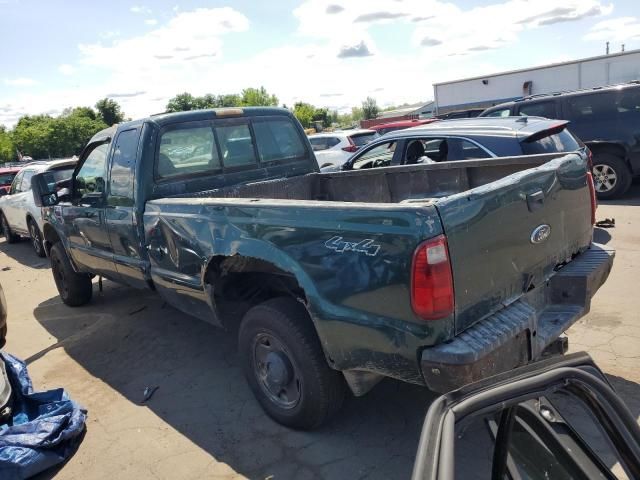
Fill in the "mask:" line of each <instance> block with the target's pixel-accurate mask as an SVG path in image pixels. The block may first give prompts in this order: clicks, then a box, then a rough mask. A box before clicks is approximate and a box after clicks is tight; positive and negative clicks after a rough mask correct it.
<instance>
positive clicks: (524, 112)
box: [518, 102, 558, 118]
mask: <svg viewBox="0 0 640 480" xmlns="http://www.w3.org/2000/svg"><path fill="white" fill-rule="evenodd" d="M518 115H520V116H522V117H544V118H558V112H557V110H556V103H555V102H538V103H531V104H525V105H522V106H521V107H520V109H519V110H518Z"/></svg>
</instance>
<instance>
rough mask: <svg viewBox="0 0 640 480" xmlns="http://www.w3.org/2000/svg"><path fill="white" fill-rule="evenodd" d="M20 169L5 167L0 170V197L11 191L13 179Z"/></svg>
mask: <svg viewBox="0 0 640 480" xmlns="http://www.w3.org/2000/svg"><path fill="white" fill-rule="evenodd" d="M21 168H22V167H6V168H0V196H2V195H6V194H7V193H9V190H10V189H11V182H13V178H14V177H15V176H16V174H17V173H18V172H19V171H20V169H21Z"/></svg>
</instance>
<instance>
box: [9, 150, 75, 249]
mask: <svg viewBox="0 0 640 480" xmlns="http://www.w3.org/2000/svg"><path fill="white" fill-rule="evenodd" d="M76 163H77V159H75V158H72V159H65V160H52V161H47V162H33V163H30V164H28V165H26V166H25V167H24V168H23V169H22V170H20V171H19V172H18V174H17V175H16V177H15V178H14V179H13V183H12V184H11V190H9V193H8V194H7V195H4V196H3V197H0V226H2V233H3V235H4V238H5V240H6V241H7V243H14V242H17V241H18V240H19V239H20V236H25V237H29V238H31V243H32V245H33V249H34V250H35V251H36V254H37V255H38V256H40V257H44V256H45V251H44V246H43V244H42V214H41V211H40V207H37V206H36V204H35V202H34V201H33V192H32V191H31V177H33V176H34V175H35V174H36V173H42V172H52V173H53V178H52V180H54V181H55V182H59V181H61V180H67V179H69V178H71V175H72V174H73V169H74V168H75V166H76Z"/></svg>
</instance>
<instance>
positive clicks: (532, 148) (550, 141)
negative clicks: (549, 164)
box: [521, 129, 580, 155]
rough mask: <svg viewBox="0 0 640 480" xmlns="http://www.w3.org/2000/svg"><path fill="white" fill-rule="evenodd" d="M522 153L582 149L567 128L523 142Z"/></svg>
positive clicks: (532, 153) (533, 153)
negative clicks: (532, 140)
mask: <svg viewBox="0 0 640 480" xmlns="http://www.w3.org/2000/svg"><path fill="white" fill-rule="evenodd" d="M521 145H522V153H524V154H525V155H535V154H538V153H557V152H575V151H576V150H579V149H580V145H579V144H578V141H577V140H576V138H575V137H574V136H573V135H571V133H570V132H568V131H567V130H566V129H565V130H562V131H560V132H558V133H555V134H553V135H548V136H546V137H543V138H540V139H538V140H536V141H534V142H522V143H521Z"/></svg>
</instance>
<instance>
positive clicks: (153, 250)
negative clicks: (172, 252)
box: [147, 245, 169, 258]
mask: <svg viewBox="0 0 640 480" xmlns="http://www.w3.org/2000/svg"><path fill="white" fill-rule="evenodd" d="M147 251H148V252H150V253H155V254H156V255H158V257H159V258H164V256H165V255H166V254H167V253H169V250H167V247H152V246H151V245H147Z"/></svg>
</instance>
